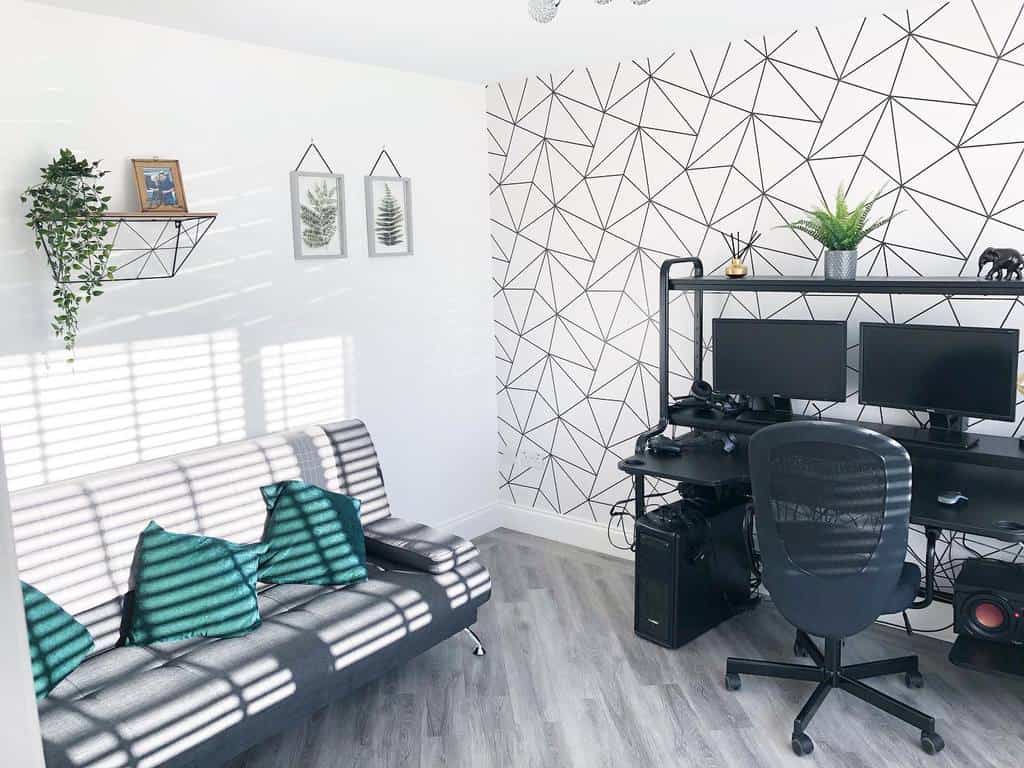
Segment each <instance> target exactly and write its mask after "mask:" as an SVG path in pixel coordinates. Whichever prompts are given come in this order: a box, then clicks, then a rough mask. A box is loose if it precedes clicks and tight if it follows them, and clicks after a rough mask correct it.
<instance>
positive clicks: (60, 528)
mask: <svg viewBox="0 0 1024 768" xmlns="http://www.w3.org/2000/svg"><path fill="white" fill-rule="evenodd" d="M289 479H303V480H305V481H307V482H311V483H315V484H316V485H320V486H322V487H325V488H329V489H331V490H336V491H340V492H342V493H346V494H348V495H350V496H354V497H356V498H359V499H361V500H362V502H363V503H362V508H361V516H362V519H363V526H364V530H365V532H366V540H367V552H368V557H369V558H370V560H371V562H376V563H378V564H379V566H380V567H374V566H372V565H371V566H370V568H369V570H370V577H369V579H368V580H367V581H366V582H364V583H362V584H357V585H354V586H350V587H345V588H335V587H317V586H307V585H278V586H266V585H261V589H260V598H259V602H260V612H261V615H262V618H263V624H262V626H260V627H259V628H258V629H257V630H255V631H254V632H252V633H251V634H249V635H246V636H245V637H240V638H231V639H217V640H209V639H199V640H188V641H182V642H175V643H160V644H156V645H153V646H147V647H122V646H119V645H118V639H119V637H120V625H121V620H122V616H121V605H122V601H123V599H124V596H125V594H126V593H127V591H128V578H129V571H130V568H131V562H132V555H133V552H134V549H135V543H136V540H137V538H138V535H139V533H140V532H141V531H142V529H143V528H144V527H145V525H146V523H147V522H148V521H149V520H151V519H152V520H156V521H157V522H158V523H159V524H160V525H162V526H163V527H165V528H167V529H168V530H173V531H180V532H186V533H203V534H206V535H210V536H217V537H220V538H225V539H229V540H231V541H238V542H254V541H258V540H259V539H260V537H261V534H262V531H263V524H264V521H265V517H266V511H265V508H264V506H263V502H262V500H261V498H260V493H259V488H260V486H262V485H266V484H267V483H270V482H276V481H280V480H289ZM11 501H12V512H13V520H14V527H15V537H16V543H17V552H18V566H19V570H20V572H21V578H22V579H23V580H24V581H27V582H29V583H31V584H34V585H35V586H37V587H38V588H39V589H41V590H42V591H43V592H45V593H47V594H48V595H49V596H51V597H52V598H53V599H54V600H55V601H57V602H58V603H59V604H61V605H62V606H63V607H64V608H65V609H66V610H68V611H69V612H71V613H73V614H74V615H75V616H76V617H77V618H78V620H79V621H81V622H82V623H83V624H85V626H86V627H87V628H88V629H89V631H90V633H91V634H92V636H93V638H94V639H95V641H96V648H95V651H94V652H93V654H92V655H91V656H90V657H89V658H88V659H87V660H86V661H85V663H84V664H83V665H82V666H81V667H79V668H78V669H77V670H76V671H75V672H73V673H72V674H71V676H70V677H68V678H67V679H66V680H64V681H63V682H62V683H60V685H58V686H57V687H56V688H55V689H54V690H53V691H52V692H51V694H50V695H49V696H48V697H47V698H45V699H43V700H41V701H40V702H39V718H40V724H41V727H42V734H43V741H44V750H45V754H46V764H47V766H48V768H67V767H69V766H75V768H116V767H117V766H195V767H197V768H199V767H201V768H214V767H215V766H218V765H221V764H222V763H224V762H226V761H228V760H230V759H231V758H232V757H234V756H236V755H237V754H239V753H241V752H242V751H244V750H246V749H247V748H249V747H251V746H253V745H255V744H258V743H259V742H261V741H263V740H265V739H267V738H268V737H270V736H272V735H274V734H276V733H278V732H280V731H282V730H284V729H285V728H287V727H289V726H290V725H292V724H294V723H296V722H299V721H301V720H302V719H303V718H306V717H308V716H309V715H311V714H312V713H313V712H314V711H315V710H317V709H318V708H320V707H323V706H325V705H326V704H328V703H330V702H331V701H332V700H335V699H338V698H339V697H344V696H359V693H358V691H357V689H358V688H359V687H360V686H362V685H363V684H365V683H367V682H368V681H370V680H372V679H373V678H375V677H377V676H379V675H381V674H382V673H383V672H385V671H387V670H388V669H390V668H392V667H394V666H395V665H398V664H401V663H403V662H405V661H407V660H408V659H410V658H412V657H414V656H416V655H417V654H419V653H422V652H423V651H425V650H427V649H428V648H430V647H432V646H434V645H436V644H437V643H439V642H441V641H442V640H444V639H446V638H448V637H451V636H452V635H454V634H456V633H459V632H460V631H462V630H464V629H468V628H469V627H470V626H471V625H472V624H473V623H474V622H475V621H476V616H477V609H478V608H479V607H480V606H481V605H482V604H483V603H485V602H486V601H487V600H488V598H489V597H490V576H489V575H488V573H487V570H486V569H485V568H484V566H483V565H482V564H481V563H480V561H479V560H477V559H476V556H477V550H476V548H475V547H474V546H473V545H472V544H471V543H470V542H467V541H465V540H462V539H460V538H458V537H456V536H452V535H449V534H445V533H442V532H440V531H438V530H435V529H432V528H429V527H427V526H424V525H420V524H417V523H413V522H409V521H407V520H402V519H400V518H397V517H393V516H392V515H391V510H390V508H389V505H388V499H387V496H386V495H385V492H384V483H383V478H382V475H381V471H380V467H379V465H378V461H377V454H376V451H375V450H374V447H373V443H372V441H371V439H370V435H369V433H368V432H367V430H366V427H365V426H364V425H363V424H362V423H361V422H358V421H347V422H342V423H337V424H329V425H325V426H316V427H310V428H307V429H302V430H296V431H291V432H286V433H279V434H274V435H267V436H265V437H261V438H254V439H251V440H244V441H241V442H238V443H232V444H227V445H221V446H217V447H215V448H209V449H204V450H200V451H197V452H194V453H189V454H184V455H181V456H175V457H171V458H166V459H157V460H153V461H148V462H144V463H141V464H136V465H134V466H131V467H127V468H119V469H115V470H112V471H109V472H105V473H101V474H98V475H93V476H90V477H85V478H79V479H75V480H72V481H69V482H62V483H53V484H49V485H45V486H41V487H38V488H33V489H30V490H26V491H20V492H18V493H15V494H13V495H12V499H11ZM413 513H415V510H413ZM470 636H471V639H475V636H473V635H472V631H470ZM471 648H473V645H472V644H471V643H470V640H469V639H467V653H468V652H469V650H470V649H471ZM476 651H477V652H478V653H482V648H480V647H479V645H477V648H476Z"/></svg>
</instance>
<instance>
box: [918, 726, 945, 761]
mask: <svg viewBox="0 0 1024 768" xmlns="http://www.w3.org/2000/svg"><path fill="white" fill-rule="evenodd" d="M944 746H946V742H944V741H943V740H942V737H941V736H939V734H937V733H929V732H928V731H921V749H923V750H924V751H925V752H927V753H928V754H929V755H937V754H938V753H939V752H941V751H942V748H943V747H944Z"/></svg>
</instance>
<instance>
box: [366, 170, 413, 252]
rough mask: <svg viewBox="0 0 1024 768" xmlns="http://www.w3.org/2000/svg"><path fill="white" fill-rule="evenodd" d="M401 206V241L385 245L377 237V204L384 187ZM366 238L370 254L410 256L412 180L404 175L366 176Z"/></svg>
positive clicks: (411, 248)
mask: <svg viewBox="0 0 1024 768" xmlns="http://www.w3.org/2000/svg"><path fill="white" fill-rule="evenodd" d="M388 187H390V189H391V194H392V195H393V196H394V197H395V198H396V199H397V200H398V203H399V205H401V207H402V243H401V244H399V245H385V244H383V243H381V242H380V241H379V240H378V238H377V206H378V205H379V204H380V201H381V200H382V199H383V197H384V194H385V189H386V188H388ZM366 240H367V246H368V248H369V253H370V255H371V256H411V255H412V253H413V226H412V180H411V179H409V178H407V177H404V176H367V177H366Z"/></svg>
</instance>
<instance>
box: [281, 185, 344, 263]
mask: <svg viewBox="0 0 1024 768" xmlns="http://www.w3.org/2000/svg"><path fill="white" fill-rule="evenodd" d="M291 186H292V236H293V238H294V241H295V258H296V259H343V258H345V257H346V256H348V252H347V249H346V241H345V177H344V176H342V175H340V174H336V173H313V172H311V171H292V173H291Z"/></svg>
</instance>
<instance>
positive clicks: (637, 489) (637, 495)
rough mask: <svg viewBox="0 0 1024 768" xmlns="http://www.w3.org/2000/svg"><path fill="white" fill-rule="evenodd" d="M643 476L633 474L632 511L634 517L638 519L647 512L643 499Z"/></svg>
mask: <svg viewBox="0 0 1024 768" xmlns="http://www.w3.org/2000/svg"><path fill="white" fill-rule="evenodd" d="M644 493H645V491H644V476H643V475H634V476H633V496H634V498H633V511H634V513H635V514H636V519H637V520H639V519H640V518H641V517H643V516H644V515H645V514H647V509H646V507H647V505H646V503H645V501H644Z"/></svg>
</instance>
